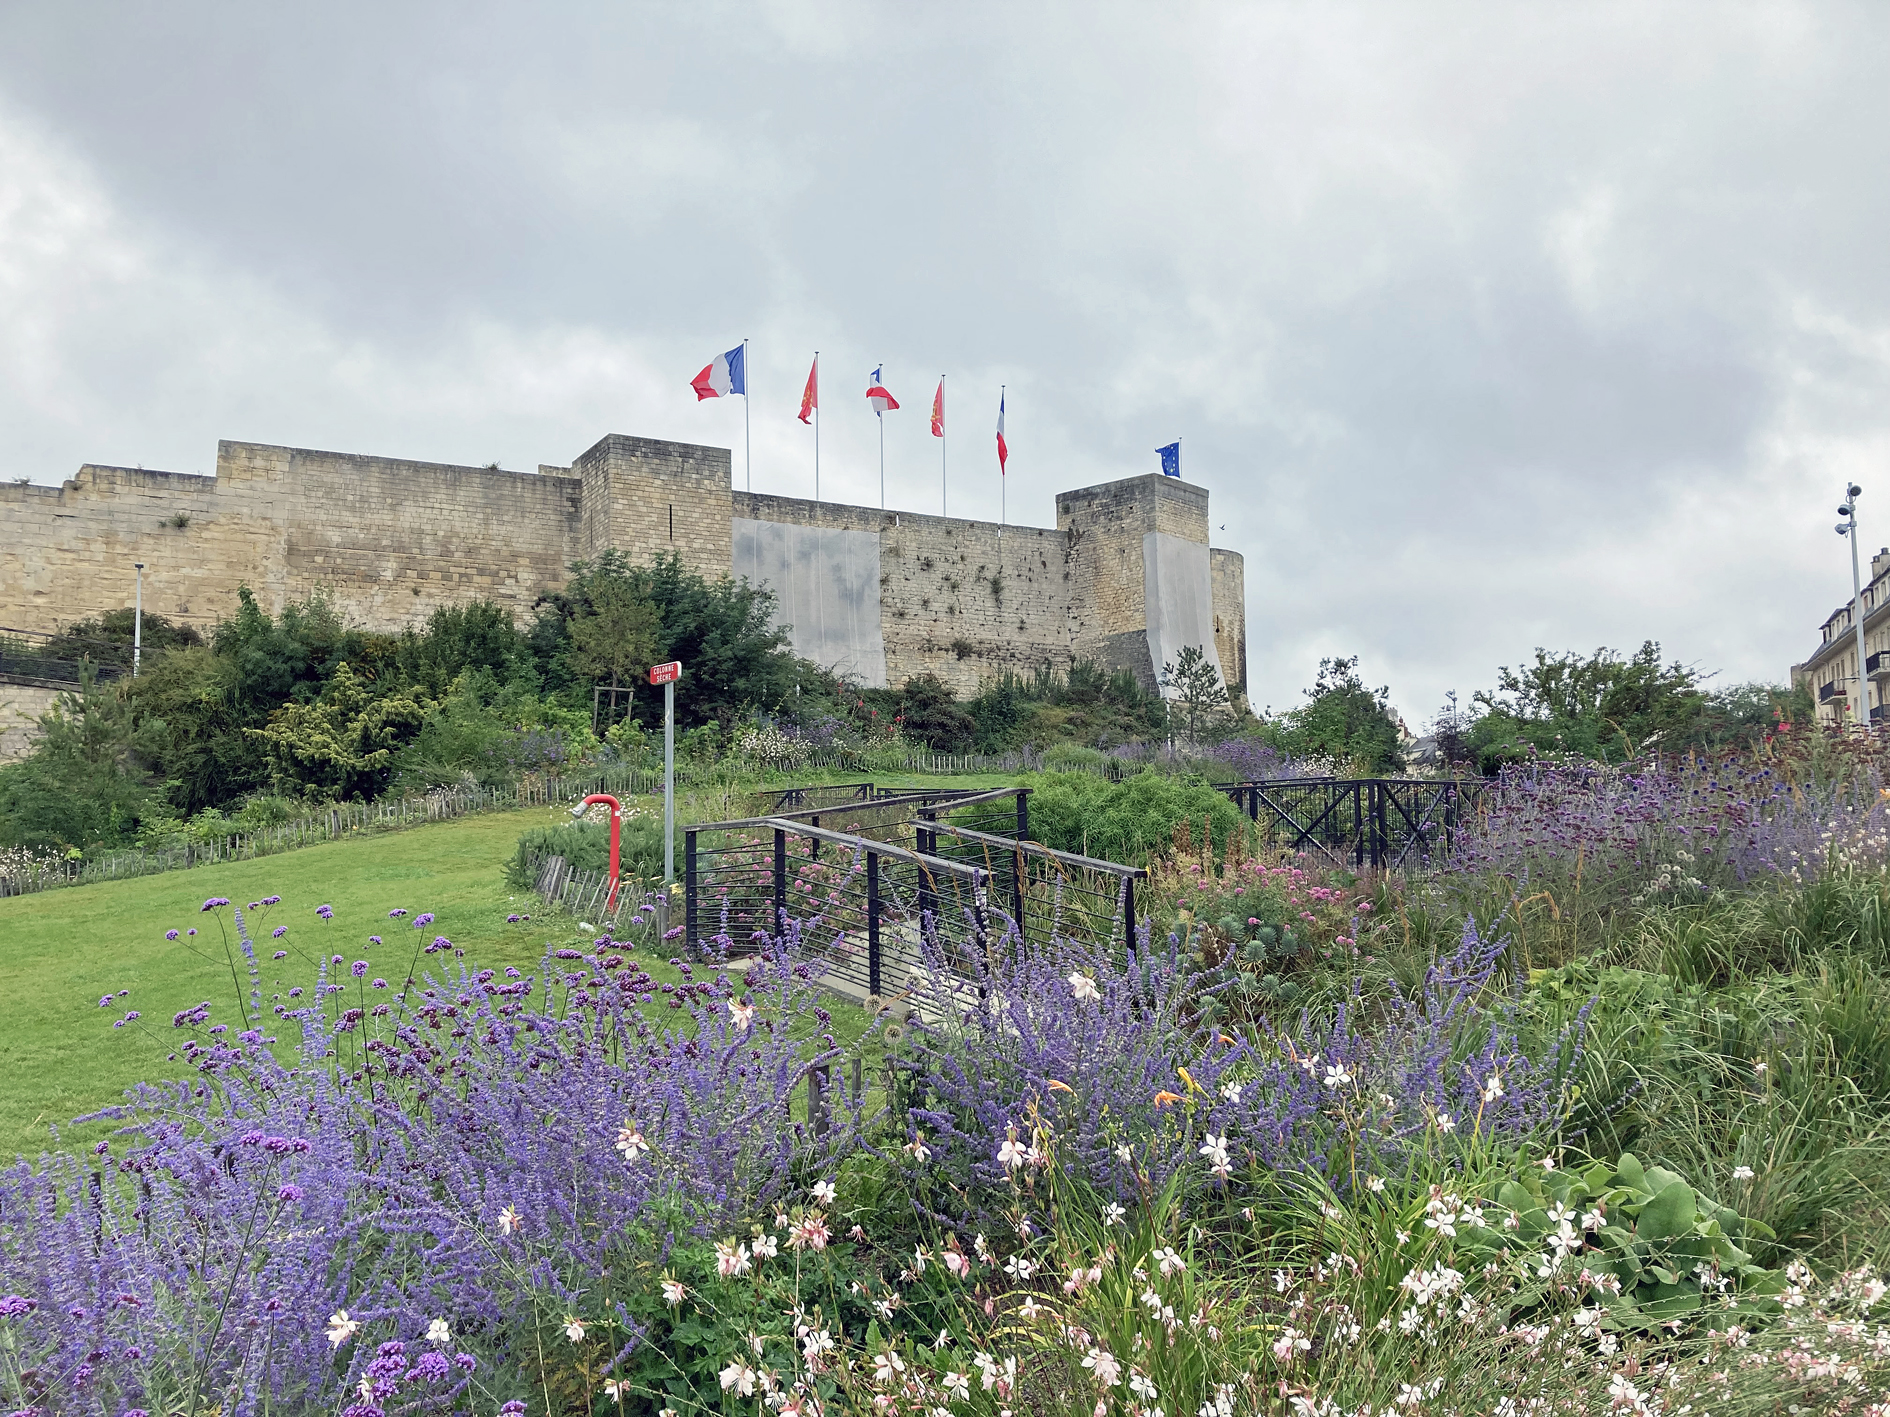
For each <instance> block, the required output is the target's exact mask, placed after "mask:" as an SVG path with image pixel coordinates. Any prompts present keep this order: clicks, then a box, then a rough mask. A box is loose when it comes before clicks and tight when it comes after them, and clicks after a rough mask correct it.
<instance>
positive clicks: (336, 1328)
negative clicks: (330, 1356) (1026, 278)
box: [328, 1309, 361, 1348]
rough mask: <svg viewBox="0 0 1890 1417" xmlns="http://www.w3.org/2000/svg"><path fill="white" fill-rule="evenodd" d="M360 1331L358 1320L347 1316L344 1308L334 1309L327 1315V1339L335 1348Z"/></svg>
mask: <svg viewBox="0 0 1890 1417" xmlns="http://www.w3.org/2000/svg"><path fill="white" fill-rule="evenodd" d="M360 1331H361V1323H360V1320H358V1319H351V1318H349V1317H348V1311H347V1310H346V1309H336V1310H335V1311H334V1313H332V1314H330V1315H329V1316H328V1341H329V1342H330V1343H332V1344H333V1345H334V1346H335V1347H337V1348H339V1347H341V1345H342V1344H344V1343H346V1342H347V1341H348V1340H349V1339H351V1338H353V1337H354V1336H355V1335H356V1334H357V1333H359V1332H360Z"/></svg>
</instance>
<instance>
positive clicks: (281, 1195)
mask: <svg viewBox="0 0 1890 1417" xmlns="http://www.w3.org/2000/svg"><path fill="white" fill-rule="evenodd" d="M276 1199H277V1200H279V1201H288V1202H293V1201H299V1200H301V1199H302V1188H301V1187H300V1186H282V1187H279V1188H278V1189H277V1191H276Z"/></svg>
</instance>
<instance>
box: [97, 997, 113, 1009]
mask: <svg viewBox="0 0 1890 1417" xmlns="http://www.w3.org/2000/svg"><path fill="white" fill-rule="evenodd" d="M117 997H118V996H117V995H116V994H101V995H100V996H99V1001H98V1006H99V1007H100V1008H101V1009H109V1008H110V1007H111V1006H112V1000H113V999H116V998H117Z"/></svg>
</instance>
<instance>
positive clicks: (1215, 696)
mask: <svg viewBox="0 0 1890 1417" xmlns="http://www.w3.org/2000/svg"><path fill="white" fill-rule="evenodd" d="M1160 682H1161V686H1162V688H1163V689H1164V690H1165V691H1166V692H1167V693H1169V694H1170V695H1172V696H1173V698H1174V701H1175V704H1176V705H1177V706H1178V707H1179V708H1180V710H1181V714H1182V718H1183V720H1184V721H1185V722H1186V724H1187V733H1188V737H1189V738H1191V739H1193V740H1194V741H1196V742H1199V741H1200V738H1201V734H1202V733H1203V732H1204V731H1209V732H1211V731H1212V730H1213V729H1214V727H1215V726H1216V725H1217V724H1219V723H1220V722H1221V721H1222V720H1224V719H1225V718H1226V716H1227V711H1228V698H1227V685H1226V684H1224V683H1222V682H1221V671H1220V670H1219V669H1217V668H1215V667H1214V661H1213V660H1211V659H1209V658H1208V656H1207V651H1206V650H1205V649H1203V648H1202V647H1201V646H1200V645H1183V646H1182V648H1181V653H1179V654H1177V655H1176V656H1175V660H1174V663H1172V664H1164V665H1163V666H1162V677H1161V681H1160Z"/></svg>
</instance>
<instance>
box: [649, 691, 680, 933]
mask: <svg viewBox="0 0 1890 1417" xmlns="http://www.w3.org/2000/svg"><path fill="white" fill-rule="evenodd" d="M680 678H682V661H681V660H680V659H672V660H671V661H670V662H669V663H668V664H652V665H651V666H650V682H651V683H652V684H661V685H662V686H663V902H664V906H665V910H664V914H663V922H664V925H665V926H667V925H668V923H669V913H668V910H667V906H668V903H669V892H670V889H671V888H672V887H673V886H674V885H675V883H676V681H677V680H678V679H680Z"/></svg>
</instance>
